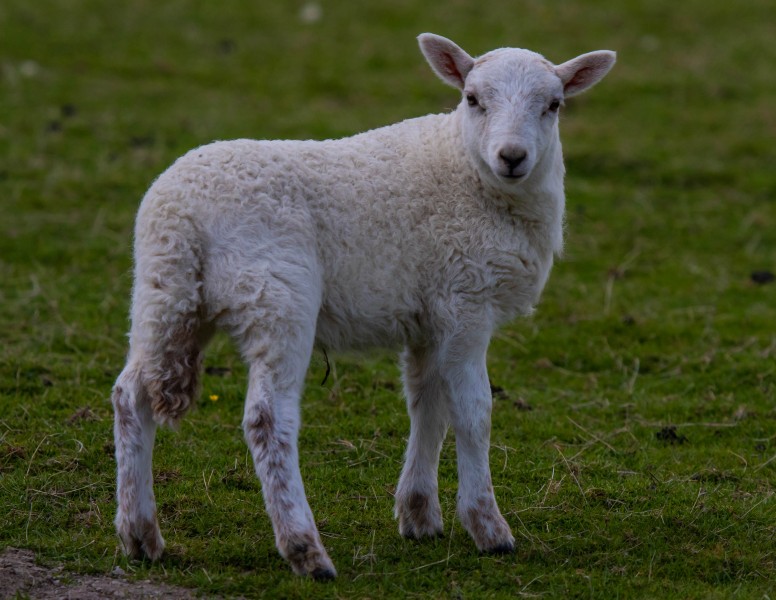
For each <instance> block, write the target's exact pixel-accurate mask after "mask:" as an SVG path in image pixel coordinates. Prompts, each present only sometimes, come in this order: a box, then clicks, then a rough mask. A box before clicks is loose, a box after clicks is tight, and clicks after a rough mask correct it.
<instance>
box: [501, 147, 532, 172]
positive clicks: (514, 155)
mask: <svg viewBox="0 0 776 600" xmlns="http://www.w3.org/2000/svg"><path fill="white" fill-rule="evenodd" d="M498 156H499V158H500V159H501V160H503V161H504V164H506V165H507V166H508V167H509V169H510V171H511V170H512V169H514V168H515V167H517V166H518V165H520V163H522V162H523V161H524V160H525V157H526V156H528V153H527V152H526V151H525V150H514V151H505V150H502V151H501V152H499V154H498Z"/></svg>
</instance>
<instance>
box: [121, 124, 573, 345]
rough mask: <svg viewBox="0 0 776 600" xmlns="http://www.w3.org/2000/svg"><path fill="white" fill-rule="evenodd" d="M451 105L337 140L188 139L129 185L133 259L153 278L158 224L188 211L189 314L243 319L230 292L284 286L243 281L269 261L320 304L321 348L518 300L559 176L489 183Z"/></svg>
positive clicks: (527, 300) (554, 226)
mask: <svg viewBox="0 0 776 600" xmlns="http://www.w3.org/2000/svg"><path fill="white" fill-rule="evenodd" d="M455 120H456V114H455V113H452V114H447V115H430V116H426V117H421V118H417V119H412V120H409V121H405V122H402V123H398V124H396V125H392V126H389V127H384V128H381V129H377V130H374V131H370V132H367V133H363V134H361V135H358V136H355V137H352V138H347V139H344V140H331V141H324V142H315V141H306V142H302V141H251V140H238V141H232V142H218V143H215V144H211V145H208V146H204V147H202V148H199V149H196V150H193V151H192V152H190V153H188V154H187V155H186V156H184V157H183V158H181V159H179V160H178V161H177V162H176V163H175V165H173V166H172V167H171V168H170V169H169V170H168V171H167V172H165V173H164V174H163V175H162V176H161V177H160V179H159V180H158V181H157V182H156V183H155V184H154V186H153V187H152V188H151V189H150V190H149V193H148V194H147V196H146V198H145V200H144V201H143V204H142V207H141V209H140V214H139V217H138V221H137V233H136V236H137V256H136V259H137V261H138V263H139V264H142V263H144V262H145V261H146V260H148V261H149V268H145V269H142V271H141V273H145V274H146V276H147V277H149V278H151V279H157V278H158V273H159V269H158V268H153V267H152V265H151V264H150V262H151V261H153V260H161V261H163V262H170V261H177V260H178V258H177V257H175V256H173V255H171V254H166V255H164V256H161V257H159V256H158V255H157V247H158V244H159V239H160V237H162V236H175V235H181V234H182V232H180V231H179V225H178V223H177V222H171V220H170V218H169V215H171V214H175V215H177V216H179V217H181V218H183V219H186V220H187V221H188V226H189V227H191V233H188V232H187V233H186V234H185V235H186V236H187V240H186V242H187V244H188V245H191V246H192V248H193V249H194V257H195V258H196V260H197V261H198V262H200V263H201V264H200V265H191V267H192V269H194V270H196V271H200V277H199V280H200V281H201V285H202V292H201V293H202V298H203V300H204V301H203V302H201V306H202V307H203V309H204V310H205V313H204V315H203V317H204V318H203V321H205V322H209V321H213V322H214V323H215V324H216V325H218V326H223V327H225V328H227V329H229V330H230V331H234V330H235V329H237V330H239V329H240V328H241V327H243V326H245V325H246V319H245V315H243V314H242V311H243V310H244V309H245V307H248V309H249V310H255V309H256V307H258V306H261V305H262V304H267V305H270V306H274V305H275V304H276V303H277V302H278V300H283V301H284V302H285V301H286V299H275V298H271V297H263V298H261V297H259V294H266V293H268V290H266V289H265V286H266V281H267V279H268V276H270V277H271V274H272V273H275V274H279V275H282V278H283V279H284V280H286V282H287V283H288V285H289V286H292V287H293V288H294V291H295V292H296V294H299V295H304V296H306V297H308V298H307V299H306V301H307V302H312V303H318V304H319V305H320V312H319V313H318V321H317V331H316V337H317V341H318V342H319V343H320V344H321V345H322V346H323V347H325V348H327V349H349V348H362V347H369V346H395V345H397V344H402V345H404V344H412V345H416V344H419V343H423V342H424V340H427V339H428V337H429V334H432V335H435V334H437V333H438V334H439V335H443V334H444V332H449V331H450V330H451V328H455V322H457V321H460V319H461V317H465V315H466V314H467V312H471V311H481V310H487V311H492V313H491V315H492V319H493V321H492V322H494V323H495V322H496V321H503V320H504V319H508V318H511V317H513V316H515V315H516V314H527V313H529V312H530V310H531V308H532V306H533V304H534V303H535V302H536V301H537V299H538V296H539V293H540V291H541V289H542V287H543V285H544V282H545V279H546V277H547V274H548V272H549V268H550V266H551V264H552V255H553V252H557V251H559V250H560V245H561V231H562V223H561V221H562V215H563V189H562V185H558V183H559V182H562V176H561V177H557V176H553V178H552V180H551V181H552V182H554V183H555V185H554V186H549V189H547V186H545V187H544V189H542V188H541V187H540V189H537V190H536V191H535V192H534V193H532V194H530V195H529V194H525V196H524V197H521V198H520V200H519V202H515V200H514V199H513V198H510V197H508V196H506V195H504V194H498V193H494V192H490V193H489V192H488V191H486V190H485V189H484V188H483V186H482V183H481V182H480V180H479V177H478V176H477V173H476V171H475V170H474V169H473V168H472V167H471V166H470V165H469V164H468V163H467V160H466V157H465V155H464V153H463V151H462V144H461V141H460V139H458V138H459V135H458V134H457V124H456V123H455ZM557 151H558V152H559V151H560V150H559V148H558V150H557ZM552 158H553V159H554V158H555V157H552ZM557 158H559V157H557ZM553 163H554V164H555V165H560V167H559V168H561V169H562V163H561V162H560V161H559V160H553ZM556 168H557V167H556ZM354 172H358V173H360V174H366V177H364V176H360V177H354V176H353V173H354ZM278 173H282V176H279V175H278ZM553 187H554V189H552V188H553ZM171 223H172V226H171ZM147 250H148V251H149V252H150V254H151V255H152V256H149V257H146V256H144V252H146V251H147ZM155 255H156V256H155ZM184 260H185V257H184ZM270 292H271V290H270ZM452 307H456V308H457V311H456V312H452Z"/></svg>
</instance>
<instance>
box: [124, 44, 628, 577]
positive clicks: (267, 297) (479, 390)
mask: <svg viewBox="0 0 776 600" xmlns="http://www.w3.org/2000/svg"><path fill="white" fill-rule="evenodd" d="M418 39H419V43H420V48H421V51H422V53H423V55H424V56H425V58H426V60H427V61H428V63H429V64H430V66H431V68H432V69H433V71H434V72H435V73H436V74H437V75H438V76H439V77H440V78H441V79H442V80H443V81H444V82H446V83H448V84H450V85H452V86H453V87H455V88H457V89H458V90H460V92H461V101H460V103H459V104H458V106H457V108H456V109H455V110H453V111H452V112H450V113H446V114H436V115H428V116H424V117H420V118H415V119H410V120H407V121H403V122H400V123H398V124H395V125H391V126H388V127H383V128H380V129H376V130H372V131H369V132H366V133H362V134H360V135H356V136H354V137H351V138H346V139H341V140H326V141H251V140H236V141H228V142H216V143H212V144H209V145H206V146H203V147H201V148H198V149H195V150H193V151H191V152H189V153H188V154H186V155H185V156H183V157H182V158H180V159H178V161H177V162H175V163H174V164H173V165H172V166H171V167H170V168H169V169H168V170H167V171H166V172H164V173H163V174H162V175H161V176H160V177H159V178H158V179H157V181H156V182H154V184H153V185H152V186H151V188H150V189H149V191H148V192H147V194H146V196H145V197H144V199H143V201H142V204H141V206H140V209H139V212H138V216H137V222H136V230H135V251H134V259H135V279H134V287H133V297H132V308H131V332H130V342H129V352H128V358H127V363H126V366H125V368H124V370H123V371H122V372H121V374H120V375H119V377H118V379H117V381H116V384H115V386H114V388H113V392H112V398H111V399H112V403H113V407H114V413H115V424H114V435H115V445H116V462H117V502H118V510H117V513H116V519H115V524H116V528H117V531H118V535H119V537H120V540H121V542H122V545H123V548H124V550H125V552H126V553H127V554H128V555H129V556H130V557H135V558H139V557H143V556H145V557H147V558H149V559H152V560H155V559H158V558H159V557H160V556H161V555H162V551H163V549H164V540H163V539H162V536H161V533H160V530H159V523H158V520H157V514H156V504H155V499H154V492H153V489H152V466H151V457H152V451H153V444H154V436H155V431H156V427H157V425H175V424H176V423H177V422H178V421H179V420H180V419H181V417H182V416H183V415H184V413H185V412H186V411H187V409H188V408H189V406H190V405H191V403H192V402H193V401H194V399H195V398H196V396H197V393H198V380H199V372H200V368H201V363H202V356H203V350H204V348H205V346H206V344H207V342H208V340H209V338H210V336H211V335H212V333H213V332H214V330H215V329H217V328H220V329H222V330H225V331H226V332H228V334H229V335H231V337H232V338H233V339H234V341H235V343H236V345H237V347H238V348H239V350H240V352H241V355H242V357H243V358H244V360H245V361H246V363H247V365H248V367H249V376H248V389H247V396H246V401H245V409H244V419H243V430H244V434H245V439H246V442H247V444H248V446H249V448H250V451H251V454H252V457H253V460H254V464H255V468H256V473H257V475H258V477H259V479H260V480H261V485H262V492H263V495H264V500H265V505H266V510H267V512H268V514H269V516H270V518H271V520H272V525H273V528H274V533H275V541H276V545H277V548H278V550H279V552H280V554H281V555H282V556H283V557H284V558H285V559H286V560H287V561H288V562H289V563H290V565H291V567H292V569H293V571H294V572H295V573H297V574H299V575H307V576H311V577H313V578H315V579H329V578H332V577H334V576H335V575H336V571H335V568H334V565H333V563H332V561H331V559H330V558H329V556H328V555H327V553H326V550H325V549H324V546H323V544H322V543H321V538H320V536H319V533H318V531H317V528H316V525H315V520H314V519H313V515H312V512H311V510H310V507H309V505H308V502H307V499H306V497H305V492H304V488H303V484H302V478H301V475H300V470H299V456H298V450H297V434H298V430H299V426H300V416H299V402H300V395H301V393H302V388H303V381H304V377H305V373H306V370H307V368H308V364H309V360H310V357H311V353H312V352H313V349H314V347H316V346H318V347H321V348H324V349H326V350H331V351H336V350H342V349H352V348H369V347H374V346H388V347H396V346H399V347H403V349H404V350H403V355H402V360H403V379H404V388H405V394H406V400H407V409H408V412H409V414H410V420H411V425H410V433H409V441H408V446H407V452H406V460H405V463H404V467H403V470H402V473H401V476H400V479H399V483H398V487H397V489H396V496H395V516H396V518H397V519H398V527H399V532H400V533H401V535H403V536H406V537H408V538H425V537H433V536H437V535H440V534H442V531H443V528H442V517H441V510H440V504H439V499H438V485H437V467H438V463H439V454H440V450H441V446H442V441H443V439H444V437H445V434H446V432H447V429H448V427H449V426H450V425H451V426H452V428H453V430H454V432H455V440H456V451H457V457H458V476H459V492H458V498H457V514H458V517H459V518H460V520H461V522H462V523H463V526H464V527H465V528H466V530H467V531H468V532H469V534H470V535H471V537H472V538H473V539H474V542H475V544H476V546H477V548H478V549H479V550H480V551H482V552H496V553H500V552H510V551H512V550H513V549H514V544H515V539H514V537H513V535H512V533H511V531H510V527H509V525H508V524H507V521H506V520H505V519H504V517H503V516H502V514H501V512H500V511H499V508H498V505H497V504H496V498H495V496H494V493H493V485H492V482H491V475H490V469H489V465H488V450H489V443H490V442H489V437H490V413H491V403H492V398H491V392H490V386H489V382H488V375H487V370H486V352H487V348H488V344H489V340H490V337H491V335H492V333H493V331H494V330H495V328H496V327H497V326H499V325H500V324H502V323H504V322H505V321H507V320H509V319H511V318H513V317H515V316H518V315H528V314H530V313H531V311H532V310H533V307H534V306H535V305H536V303H537V302H538V300H539V296H540V293H541V291H542V288H543V287H544V285H545V282H546V281H547V277H548V275H549V272H550V268H551V266H552V264H553V258H554V255H557V254H559V253H560V251H561V249H562V233H563V211H564V203H565V199H564V190H563V177H564V165H563V159H562V153H561V145H560V140H559V137H558V112H559V108H560V106H561V105H562V104H563V101H564V98H566V97H569V96H573V95H575V94H578V93H580V92H582V91H584V90H586V89H587V88H589V87H591V86H592V85H594V84H595V83H597V82H598V81H599V80H601V78H603V77H604V75H606V73H607V72H608V71H609V69H610V68H611V67H612V65H613V64H614V61H615V53H614V52H610V51H597V52H591V53H588V54H583V55H581V56H579V57H577V58H574V59H572V60H570V61H568V62H565V63H563V64H561V65H559V66H554V65H553V64H552V63H550V62H549V61H547V60H546V59H544V58H543V57H542V56H540V55H539V54H536V53H534V52H530V51H528V50H522V49H514V48H502V49H498V50H494V51H491V52H488V53H487V54H485V55H483V56H481V57H479V58H477V59H474V58H472V57H471V56H469V55H468V54H467V53H466V52H465V51H464V50H462V49H461V48H459V47H458V46H457V45H456V44H454V43H453V42H452V41H450V40H448V39H446V38H443V37H440V36H437V35H433V34H429V33H425V34H422V35H420V36H419V38H418Z"/></svg>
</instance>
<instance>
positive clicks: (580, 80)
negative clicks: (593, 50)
mask: <svg viewBox="0 0 776 600" xmlns="http://www.w3.org/2000/svg"><path fill="white" fill-rule="evenodd" d="M592 71H593V69H591V68H590V67H583V68H581V69H580V70H579V71H577V72H576V73H574V77H572V78H571V81H568V82H566V86H565V87H576V86H578V85H584V83H585V82H586V81H587V80H588V75H589V74H591V73H592Z"/></svg>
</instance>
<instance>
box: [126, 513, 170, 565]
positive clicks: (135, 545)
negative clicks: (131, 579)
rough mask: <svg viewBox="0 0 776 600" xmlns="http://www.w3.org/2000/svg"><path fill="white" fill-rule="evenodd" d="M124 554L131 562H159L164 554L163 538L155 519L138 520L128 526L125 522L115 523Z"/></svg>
mask: <svg viewBox="0 0 776 600" xmlns="http://www.w3.org/2000/svg"><path fill="white" fill-rule="evenodd" d="M116 531H117V532H118V534H119V539H120V540H121V545H122V548H123V550H124V554H126V555H127V557H129V558H130V559H133V560H143V559H144V558H147V559H148V560H151V561H154V560H159V559H160V558H161V557H162V554H163V553H164V538H162V534H161V532H160V531H159V525H158V523H157V522H156V519H155V518H154V519H139V520H138V521H136V522H135V523H132V524H130V523H129V522H127V521H125V520H120V521H119V522H118V523H117V527H116Z"/></svg>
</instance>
